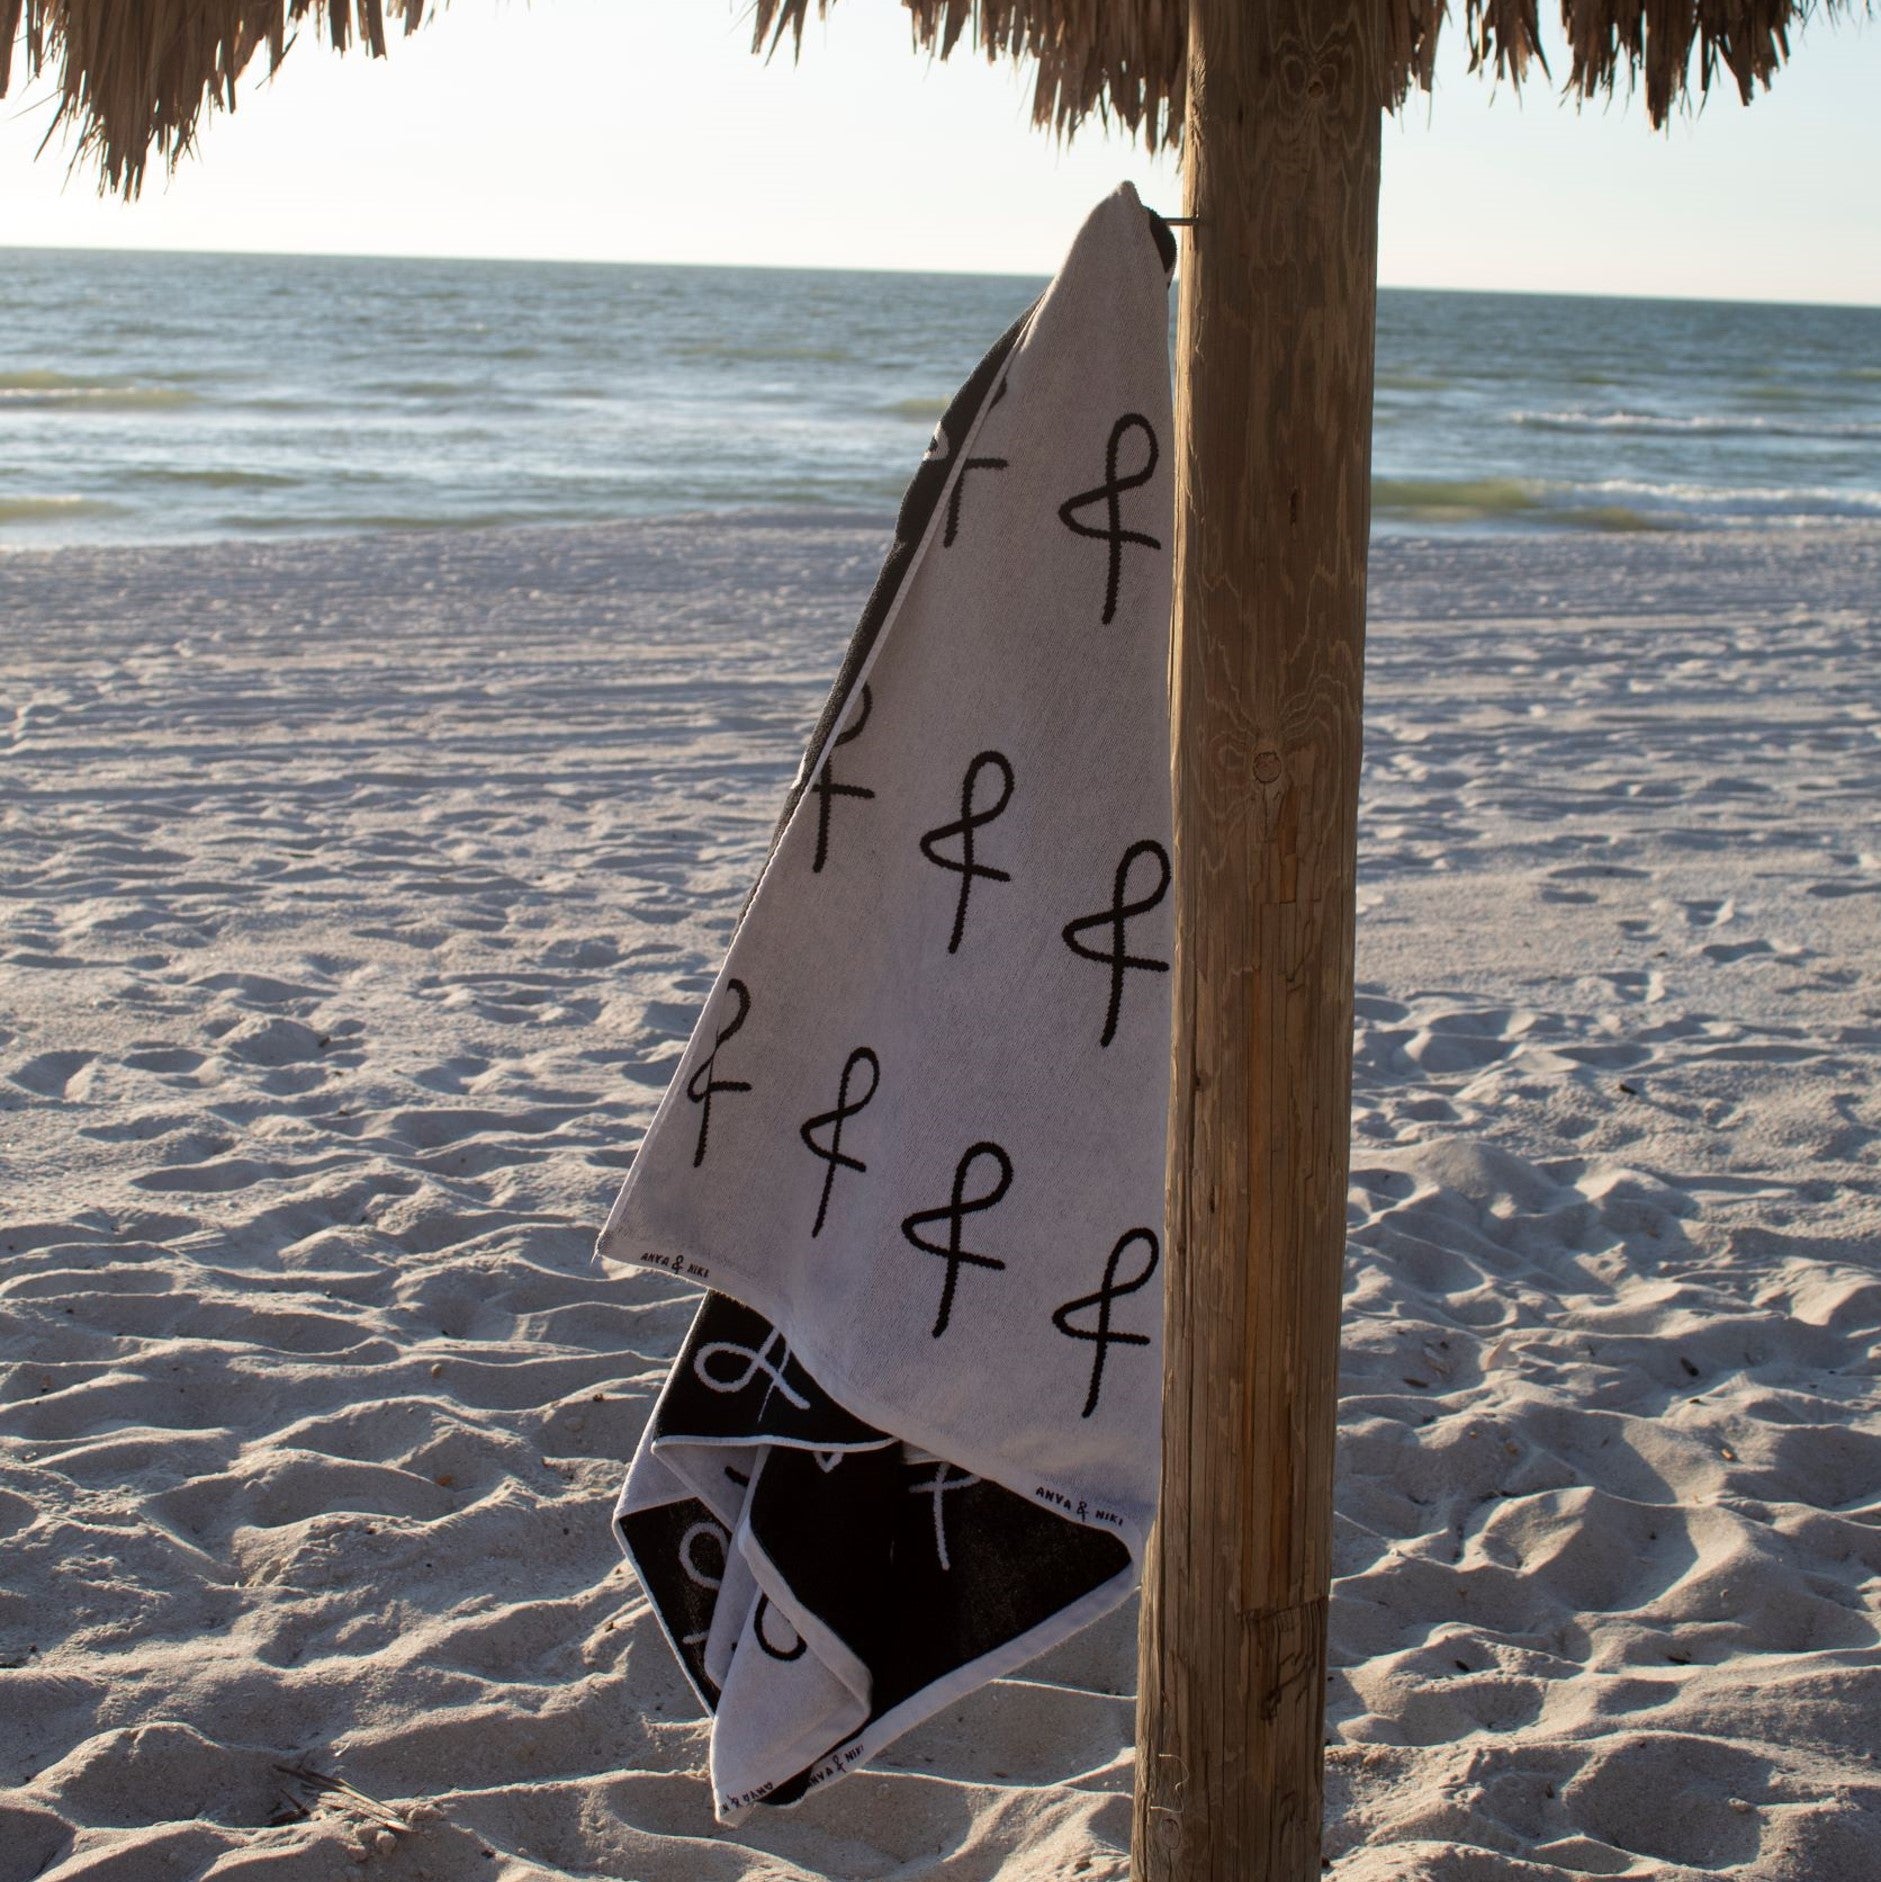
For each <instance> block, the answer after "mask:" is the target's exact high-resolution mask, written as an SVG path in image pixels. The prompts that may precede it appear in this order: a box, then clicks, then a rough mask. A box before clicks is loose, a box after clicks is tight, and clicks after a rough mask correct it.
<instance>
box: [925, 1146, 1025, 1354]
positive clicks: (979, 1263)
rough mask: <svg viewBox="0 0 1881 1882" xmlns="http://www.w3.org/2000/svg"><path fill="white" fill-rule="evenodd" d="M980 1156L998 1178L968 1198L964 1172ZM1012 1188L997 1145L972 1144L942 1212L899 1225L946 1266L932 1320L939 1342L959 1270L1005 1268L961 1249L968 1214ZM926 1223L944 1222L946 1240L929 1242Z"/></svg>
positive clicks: (1007, 1160) (1007, 1159)
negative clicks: (924, 1231)
mask: <svg viewBox="0 0 1881 1882" xmlns="http://www.w3.org/2000/svg"><path fill="white" fill-rule="evenodd" d="M981 1157H991V1158H992V1160H993V1164H994V1167H995V1169H996V1170H997V1171H998V1175H997V1176H996V1177H995V1179H994V1182H993V1187H992V1188H991V1189H989V1190H988V1191H987V1192H986V1193H985V1195H983V1196H969V1195H968V1194H967V1193H966V1191H967V1173H968V1172H969V1171H970V1170H971V1169H972V1168H973V1166H974V1164H975V1163H976V1162H977V1161H978V1160H979V1159H980V1158H981ZM1011 1187H1012V1159H1011V1158H1010V1157H1009V1156H1007V1155H1006V1153H1005V1152H1004V1151H1003V1150H1002V1149H1000V1147H999V1146H998V1145H997V1144H975V1145H973V1147H972V1148H971V1149H970V1150H968V1152H967V1153H966V1155H965V1156H963V1157H962V1158H961V1159H960V1161H959V1163H958V1164H957V1165H955V1167H954V1193H953V1200H952V1201H951V1202H949V1203H948V1204H947V1206H946V1207H945V1208H944V1209H921V1210H917V1211H916V1213H915V1214H913V1215H911V1216H909V1217H908V1218H907V1220H906V1221H904V1222H903V1223H902V1225H901V1232H902V1234H904V1235H905V1236H907V1238H908V1239H909V1241H911V1242H912V1243H913V1244H914V1245H915V1247H917V1248H918V1249H920V1250H921V1252H922V1253H923V1254H927V1255H939V1256H940V1257H941V1259H942V1260H943V1261H945V1262H946V1263H947V1279H946V1281H945V1282H944V1283H943V1285H942V1287H941V1297H940V1312H939V1313H938V1314H937V1315H936V1316H935V1318H934V1329H933V1337H934V1338H935V1339H939V1338H940V1336H941V1335H942V1334H943V1333H945V1332H946V1331H947V1322H948V1321H949V1320H950V1319H951V1318H952V1317H953V1311H954V1289H955V1288H956V1287H957V1286H958V1285H959V1282H960V1270H961V1268H962V1267H965V1266H972V1267H975V1268H994V1269H1000V1268H1004V1267H1005V1265H1006V1264H1005V1263H1004V1262H1003V1261H1000V1260H997V1259H996V1258H995V1257H994V1256H992V1255H976V1254H974V1253H973V1252H972V1250H971V1249H967V1248H962V1247H961V1246H960V1230H961V1227H962V1225H963V1224H964V1223H965V1221H966V1219H967V1217H968V1216H970V1215H978V1214H980V1212H981V1211H982V1210H985V1209H991V1208H992V1207H994V1205H995V1204H997V1203H998V1202H999V1201H1000V1200H1001V1199H1002V1198H1003V1197H1004V1195H1005V1193H1006V1191H1007V1190H1008V1189H1010V1188H1011ZM929 1222H945V1223H946V1224H947V1239H946V1241H945V1242H931V1241H929V1240H928V1239H927V1237H926V1236H925V1235H922V1234H921V1233H920V1232H919V1231H920V1230H921V1229H922V1228H923V1227H924V1226H925V1225H926V1224H927V1223H929Z"/></svg>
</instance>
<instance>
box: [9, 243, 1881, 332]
mask: <svg viewBox="0 0 1881 1882" xmlns="http://www.w3.org/2000/svg"><path fill="white" fill-rule="evenodd" d="M0 252H5V253H10V254H39V255H119V256H122V255H176V256H191V257H197V258H215V259H218V260H224V259H226V260H244V259H252V260H265V261H390V262H438V263H445V264H453V263H479V264H483V265H486V266H489V265H496V266H507V267H518V268H531V267H535V268H690V269H694V270H700V271H703V270H708V269H724V270H741V271H744V272H747V273H768V274H854V275H865V276H866V275H906V276H915V277H923V276H925V277H931V278H937V279H938V278H943V277H957V278H960V279H964V280H979V281H1031V282H1038V281H1049V280H1050V279H1051V274H1050V272H1049V271H1048V270H1040V271H1036V272H1034V271H1028V270H1023V269H1006V268H893V267H888V268H866V267H855V266H842V265H832V264H830V263H822V262H795V263H793V262H752V261H670V260H657V259H647V258H643V257H638V256H597V255H474V254H409V253H402V252H396V251H392V250H386V249H323V248H314V249H294V248H195V247H186V246H182V245H177V244H169V243H134V244H131V245H129V246H125V245H123V244H118V243H105V242H77V243H60V242H10V241H7V240H6V239H5V238H4V237H0ZM1378 286H1379V288H1380V289H1381V290H1383V291H1386V292H1390V293H1393V294H1478V295H1483V296H1498V295H1500V296H1507V297H1510V298H1527V299H1532V300H1587V301H1646V302H1653V303H1657V304H1659V305H1670V306H1688V307H1794V308H1835V309H1838V310H1841V311H1845V312H1851V313H1881V302H1875V301H1856V300H1801V301H1799V300H1784V299H1780V298H1778V297H1775V296H1760V295H1723V296H1721V295H1698V294H1626V293H1616V292H1613V291H1612V290H1604V291H1603V290H1599V289H1592V288H1526V287H1508V288H1489V287H1444V286H1438V285H1434V284H1432V283H1428V282H1395V281H1385V280H1380V281H1379V283H1378Z"/></svg>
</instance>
